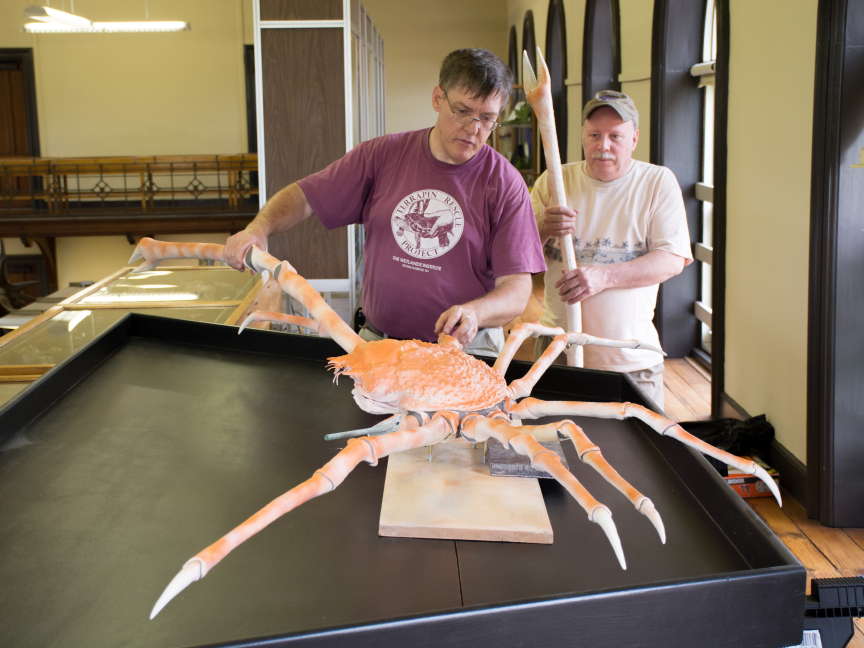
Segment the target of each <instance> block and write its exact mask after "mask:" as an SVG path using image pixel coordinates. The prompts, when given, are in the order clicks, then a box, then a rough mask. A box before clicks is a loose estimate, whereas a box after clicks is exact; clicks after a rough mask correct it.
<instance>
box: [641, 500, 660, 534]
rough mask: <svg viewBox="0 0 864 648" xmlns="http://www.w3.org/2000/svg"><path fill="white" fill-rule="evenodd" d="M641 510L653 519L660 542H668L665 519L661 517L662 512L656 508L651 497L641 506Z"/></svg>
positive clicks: (652, 522)
mask: <svg viewBox="0 0 864 648" xmlns="http://www.w3.org/2000/svg"><path fill="white" fill-rule="evenodd" d="M639 512H640V513H641V514H642V515H644V516H645V517H647V518H648V519H649V520H650V521H651V524H653V525H654V528H655V529H657V535H659V536H660V542H662V543H663V544H666V528H665V527H664V526H663V519H662V518H661V517H660V513H658V512H657V509H656V508H654V503H653V502H652V501H651V500H649V499H645V500H644V501H643V502H642V505H641V506H640V507H639Z"/></svg>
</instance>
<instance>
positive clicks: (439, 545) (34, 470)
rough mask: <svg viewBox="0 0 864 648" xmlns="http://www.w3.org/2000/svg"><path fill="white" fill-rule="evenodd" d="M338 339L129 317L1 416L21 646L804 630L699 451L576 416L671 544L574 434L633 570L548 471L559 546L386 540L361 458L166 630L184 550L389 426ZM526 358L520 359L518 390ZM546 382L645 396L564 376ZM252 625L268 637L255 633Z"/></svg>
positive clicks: (627, 387) (788, 569)
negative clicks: (339, 369) (357, 384)
mask: <svg viewBox="0 0 864 648" xmlns="http://www.w3.org/2000/svg"><path fill="white" fill-rule="evenodd" d="M341 354H342V351H341V349H339V348H338V347H337V346H336V345H335V344H334V343H333V342H332V341H330V340H322V339H318V338H310V337H305V336H296V335H288V334H281V333H271V332H269V331H257V330H247V331H245V332H244V333H243V335H241V336H238V335H237V329H235V328H233V327H227V326H219V325H212V324H202V323H197V322H185V321H179V320H174V319H163V318H158V317H150V316H144V315H135V314H132V315H129V316H128V317H126V318H124V319H123V320H121V321H120V322H118V323H117V325H115V326H114V327H113V328H111V329H109V330H108V331H106V332H105V333H104V334H103V335H102V336H100V337H99V338H97V339H95V340H94V341H93V342H92V343H91V344H90V345H88V346H87V347H85V348H83V349H82V350H80V351H79V352H78V353H76V354H75V355H73V356H71V357H70V358H68V359H67V360H66V361H64V362H63V363H61V364H60V365H58V366H57V367H56V368H55V369H54V370H53V371H52V372H50V373H49V374H46V375H45V376H43V377H42V378H40V379H39V380H37V381H36V382H35V383H33V385H32V386H31V387H30V388H28V389H27V390H25V391H24V392H22V393H21V394H19V395H18V396H17V397H16V398H15V399H13V400H12V401H10V402H9V403H7V405H6V406H5V407H4V408H3V409H2V410H0V444H2V451H0V552H2V554H0V555H2V561H0V609H2V622H0V645H3V646H48V645H57V646H61V645H62V646H87V647H88V648H97V647H100V646H164V647H177V646H197V645H226V646H227V645H231V646H235V645H243V646H247V645H265V644H264V643H259V641H260V640H261V638H270V640H269V641H267V642H266V645H267V646H282V645H292V646H293V645H295V644H296V645H303V646H325V645H326V646H373V645H374V646H408V645H410V646H412V648H419V647H421V646H441V645H454V646H461V645H464V646H469V645H470V646H530V645H548V646H558V645H565V644H572V645H577V644H578V645H585V646H589V645H590V646H593V647H599V646H616V647H619V646H631V645H637V644H638V645H640V646H663V647H664V648H668V647H670V646H682V647H683V646H686V647H688V648H690V647H692V646H700V647H702V648H705V647H708V646H718V647H720V646H722V647H724V648H726V647H728V646H744V645H746V646H748V647H749V648H756V647H759V646H763V647H780V646H789V645H795V644H797V643H799V642H800V640H801V633H802V627H803V610H804V587H805V571H804V568H803V567H801V566H800V565H799V564H798V562H797V561H796V560H795V558H794V557H793V556H792V555H791V554H790V553H789V552H788V551H787V550H786V548H785V547H784V546H783V545H782V544H781V543H780V542H779V541H778V540H777V539H776V538H775V537H774V536H773V535H772V534H771V532H770V531H769V530H768V529H767V528H766V527H765V525H764V524H762V522H761V521H760V520H759V519H758V518H757V517H756V516H755V515H754V514H753V513H752V511H750V509H749V508H748V507H747V506H746V505H745V504H744V502H742V501H741V500H740V499H739V498H738V496H737V495H736V494H735V493H734V492H733V491H732V490H731V489H730V488H729V487H728V486H726V484H725V483H724V482H723V480H722V479H721V478H720V477H719V476H718V475H717V474H716V473H715V471H714V470H712V469H711V468H710V467H709V466H708V464H707V462H705V461H704V459H702V457H701V455H698V454H697V453H695V452H693V451H691V450H689V449H688V448H686V447H684V446H682V445H680V444H678V443H676V442H675V441H672V440H670V439H667V438H664V437H660V436H659V435H657V434H656V433H654V432H653V431H651V430H649V429H648V428H647V427H645V426H643V425H642V424H641V423H639V422H636V421H632V420H631V421H614V420H595V419H580V420H578V421H577V422H579V423H580V425H582V426H583V427H584V428H585V430H586V432H587V433H588V435H589V436H590V437H591V438H592V439H593V441H594V442H595V443H597V444H598V445H599V446H600V447H601V448H602V450H603V454H604V456H605V457H606V458H607V459H608V460H609V462H610V463H611V464H612V465H613V466H615V467H616V468H617V469H618V470H619V471H620V472H621V474H622V475H623V476H624V477H625V478H626V479H628V480H629V481H630V482H631V483H633V485H634V486H635V487H636V488H638V489H639V490H641V491H642V492H644V493H645V494H646V495H647V496H648V497H650V498H651V499H652V500H653V501H654V503H655V505H656V507H657V509H658V510H659V511H660V513H661V515H662V516H663V520H664V522H665V525H666V531H667V535H668V542H667V544H666V545H665V546H664V545H662V544H660V541H659V540H658V538H657V534H656V532H655V531H654V529H653V527H652V526H651V524H650V523H649V522H648V521H647V520H646V519H645V518H643V517H642V516H641V515H640V514H639V513H638V512H637V511H636V510H635V509H634V508H633V507H632V506H631V505H630V504H629V502H627V500H626V499H624V498H623V497H622V496H621V495H620V494H618V492H617V491H615V490H614V489H613V488H612V487H611V486H610V485H608V484H607V483H606V482H605V481H603V480H602V478H600V476H599V475H597V474H595V473H594V471H593V470H591V469H590V468H589V467H587V466H585V465H583V464H581V463H580V462H579V460H578V458H577V457H576V455H575V451H574V450H573V447H572V445H571V444H569V443H568V444H564V447H565V452H566V453H567V457H568V460H569V462H570V466H571V468H572V469H573V470H574V472H575V474H576V475H577V477H578V478H579V479H580V480H581V481H582V482H583V483H584V484H585V486H586V487H587V488H588V489H589V490H590V491H591V492H592V493H593V494H594V495H595V497H597V498H598V499H600V500H601V501H603V502H604V503H606V504H607V505H609V506H610V508H611V509H612V511H613V515H614V517H615V522H616V524H617V526H618V531H619V534H620V536H621V539H622V542H623V547H624V552H625V555H626V557H627V564H628V569H627V571H623V570H621V568H620V567H619V566H618V563H617V561H616V559H615V556H614V554H613V552H612V550H611V548H610V547H609V544H608V541H607V540H606V538H605V536H604V535H603V533H602V532H601V530H600V529H599V528H598V527H597V526H596V525H595V524H593V523H591V522H589V521H588V519H587V517H586V515H585V513H584V512H583V511H582V509H580V508H579V506H578V505H577V504H576V503H575V502H574V501H573V500H572V499H571V498H570V497H569V496H568V495H567V494H566V492H565V491H564V490H563V488H561V487H560V486H559V485H558V484H557V483H555V482H553V481H552V480H541V486H542V489H543V494H544V498H545V501H546V506H547V509H548V511H549V517H550V519H551V522H552V527H553V529H554V533H555V541H554V544H552V545H551V546H550V545H522V544H512V543H495V542H467V541H465V542H463V541H452V540H446V541H445V540H412V539H398V538H380V537H378V534H377V529H378V515H379V512H380V506H381V496H382V492H383V487H384V477H385V473H386V460H382V461H381V463H380V464H379V466H377V467H372V466H368V465H365V464H363V465H361V466H360V467H358V468H357V469H356V470H355V471H354V473H352V474H351V475H350V476H349V477H348V479H346V481H345V483H344V484H343V485H342V486H341V487H340V488H339V489H337V490H336V491H335V492H333V493H331V494H329V495H325V496H323V497H321V498H318V499H316V500H313V501H311V502H309V503H307V504H306V505H304V506H302V507H301V508H299V509H297V510H296V511H294V512H292V513H291V514H289V515H288V516H285V517H283V518H281V519H280V520H278V521H277V522H275V523H274V524H273V525H271V526H270V527H269V528H268V529H266V530H265V531H263V532H262V533H260V534H258V535H257V536H255V537H254V538H252V539H251V540H249V541H248V542H247V543H245V544H244V545H242V546H241V547H240V548H239V549H237V550H235V551H234V552H233V553H232V554H230V555H229V556H228V558H226V559H225V560H224V561H223V562H222V563H221V564H220V565H219V566H218V567H216V568H215V569H214V570H213V571H212V572H211V573H210V574H209V575H208V576H207V577H206V578H205V579H204V580H202V581H200V582H198V583H193V584H192V585H191V586H190V587H189V588H188V589H187V590H186V591H184V592H183V593H182V594H181V595H180V596H178V597H177V598H176V599H175V600H174V601H172V602H171V603H170V604H169V605H168V606H167V607H166V608H165V609H164V610H163V611H162V612H161V614H160V615H159V616H157V617H156V619H155V620H153V621H150V620H148V614H149V612H150V609H151V607H152V606H153V604H154V602H155V601H156V599H157V597H158V596H159V594H160V593H161V592H162V590H163V589H164V587H165V586H166V585H167V584H168V582H169V581H170V580H171V578H172V577H173V576H174V574H176V573H177V571H178V570H179V569H180V567H181V566H182V564H183V563H184V562H185V561H186V560H187V559H188V558H190V557H191V556H193V555H194V554H195V553H197V552H198V551H199V550H201V549H203V548H204V547H206V546H207V545H209V544H210V543H211V542H213V541H214V540H216V539H217V538H219V537H220V536H222V535H223V534H224V533H225V532H227V531H228V530H230V529H231V528H232V527H233V526H235V525H236V524H238V523H239V522H241V521H242V520H244V519H246V518H247V517H248V516H249V515H250V514H252V513H253V512H255V511H256V510H258V509H259V508H260V507H261V506H263V505H264V504H266V503H267V502H269V501H270V500H271V499H272V498H274V497H276V496H277V495H279V494H281V493H283V492H284V491H286V490H288V489H290V488H292V487H293V486H295V485H297V484H298V483H300V482H301V481H303V480H304V479H306V478H308V477H309V476H310V475H311V474H312V472H313V471H314V470H315V469H317V468H319V467H320V466H321V465H323V464H324V463H325V462H326V461H328V460H329V459H330V458H331V457H332V456H333V455H334V454H335V452H336V451H337V450H338V449H339V448H341V447H343V445H344V442H333V443H328V442H325V441H324V439H323V437H324V435H325V434H328V433H330V432H339V431H343V430H349V429H355V428H360V427H365V426H368V425H371V424H372V423H374V422H375V421H377V420H380V418H381V417H375V416H372V415H369V414H366V413H364V412H362V411H361V410H360V409H358V408H357V406H356V405H355V403H354V401H353V398H352V397H351V388H352V381H351V380H350V379H347V378H343V379H342V380H341V381H340V382H339V384H338V385H335V384H333V376H332V374H331V373H330V372H328V371H326V370H325V363H326V358H327V357H328V356H334V355H341ZM528 366H529V365H527V364H526V363H521V362H515V363H513V367H512V368H511V370H510V372H509V374H508V380H510V379H512V378H514V377H516V376H518V375H522V374H524V372H525V371H526V370H527V368H528ZM535 396H537V397H538V398H544V399H555V400H564V399H569V400H592V399H594V400H609V401H619V400H622V399H623V400H630V401H633V402H644V401H643V400H642V397H641V396H640V394H639V393H638V392H637V391H636V390H635V389H634V387H633V386H632V384H631V383H629V382H628V381H627V380H625V378H624V376H622V375H621V374H614V373H607V372H597V371H588V370H580V369H570V368H566V367H552V368H551V369H550V370H549V372H548V373H547V374H546V376H545V377H544V378H543V379H542V380H541V382H540V383H539V384H538V388H537V389H536V390H535ZM256 638H257V639H256Z"/></svg>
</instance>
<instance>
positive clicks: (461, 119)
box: [444, 92, 501, 131]
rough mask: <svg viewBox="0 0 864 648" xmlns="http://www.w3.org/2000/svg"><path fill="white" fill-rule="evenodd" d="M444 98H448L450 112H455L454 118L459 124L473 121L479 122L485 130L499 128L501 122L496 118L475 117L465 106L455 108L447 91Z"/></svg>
mask: <svg viewBox="0 0 864 648" xmlns="http://www.w3.org/2000/svg"><path fill="white" fill-rule="evenodd" d="M444 98H445V99H446V100H447V105H448V106H450V112H452V113H453V119H455V120H456V122H457V123H459V124H470V123H471V122H473V121H476V122H479V125H480V128H481V129H483V130H485V131H493V130H495V129H496V128H498V127H499V126H500V125H501V124H499V123H498V122H496V121H495V120H494V119H483V118H480V117H475V116H474V115H472V114H471V111H470V110H465V109H464V108H454V107H453V106H452V105H451V104H450V97H448V96H447V93H446V92H445V93H444Z"/></svg>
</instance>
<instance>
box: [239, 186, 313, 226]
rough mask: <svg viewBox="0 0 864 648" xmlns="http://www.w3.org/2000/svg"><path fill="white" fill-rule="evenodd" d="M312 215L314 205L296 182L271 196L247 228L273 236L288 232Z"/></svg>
mask: <svg viewBox="0 0 864 648" xmlns="http://www.w3.org/2000/svg"><path fill="white" fill-rule="evenodd" d="M311 215H312V207H310V206H309V203H308V201H307V200H306V196H305V195H303V190H302V189H300V185H298V184H297V183H296V182H295V183H293V184H290V185H288V186H287V187H285V188H283V189H281V190H280V191H279V192H277V193H276V195H274V196H273V197H272V198H270V200H268V201H267V204H265V205H264V207H262V208H261V211H260V212H258V215H257V216H256V217H255V219H254V220H253V221H252V222H251V223H249V225H248V227H247V229H251V230H254V231H256V232H259V233H262V234H264V235H265V236H271V235H273V234H279V233H280V232H287V231H288V230H290V229H291V228H292V227H294V226H295V225H297V224H298V223H301V222H302V221H304V220H305V219H307V218H309V216H311Z"/></svg>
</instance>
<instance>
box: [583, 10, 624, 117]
mask: <svg viewBox="0 0 864 648" xmlns="http://www.w3.org/2000/svg"><path fill="white" fill-rule="evenodd" d="M620 26H621V13H620V11H619V8H618V0H588V3H587V4H586V5H585V32H584V39H583V42H582V105H583V106H584V105H585V104H586V103H588V101H590V100H591V98H592V97H593V96H594V95H595V94H597V93H598V92H599V91H600V90H618V91H619V92H620V91H621V83H620V82H619V81H618V75H619V74H620V73H621V27H620Z"/></svg>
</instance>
